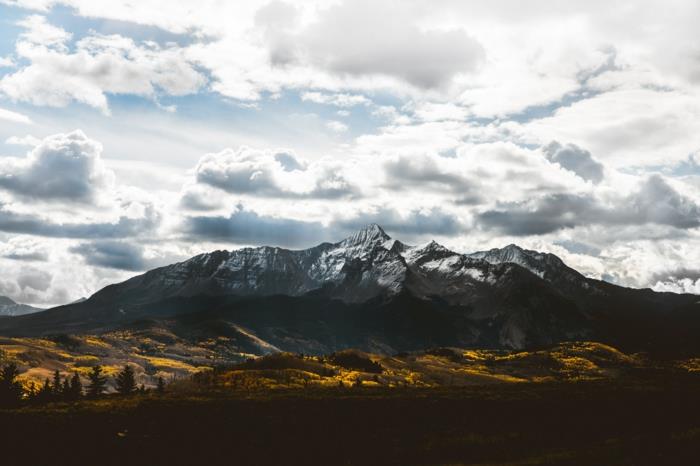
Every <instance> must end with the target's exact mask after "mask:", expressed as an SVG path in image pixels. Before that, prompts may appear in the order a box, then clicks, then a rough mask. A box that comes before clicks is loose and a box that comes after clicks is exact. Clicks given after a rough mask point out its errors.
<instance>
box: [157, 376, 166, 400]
mask: <svg viewBox="0 0 700 466" xmlns="http://www.w3.org/2000/svg"><path fill="white" fill-rule="evenodd" d="M156 391H157V392H158V394H159V395H162V394H163V393H165V379H164V378H163V377H162V376H161V377H158V385H156Z"/></svg>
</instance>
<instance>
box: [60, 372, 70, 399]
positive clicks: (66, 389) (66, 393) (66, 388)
mask: <svg viewBox="0 0 700 466" xmlns="http://www.w3.org/2000/svg"><path fill="white" fill-rule="evenodd" d="M61 398H63V399H65V400H70V381H69V380H68V377H66V378H65V379H63V386H62V387H61Z"/></svg>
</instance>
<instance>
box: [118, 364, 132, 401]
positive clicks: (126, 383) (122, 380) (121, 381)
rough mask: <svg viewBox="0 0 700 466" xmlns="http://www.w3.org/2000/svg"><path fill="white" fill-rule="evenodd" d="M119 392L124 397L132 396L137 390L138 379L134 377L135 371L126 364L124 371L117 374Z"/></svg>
mask: <svg viewBox="0 0 700 466" xmlns="http://www.w3.org/2000/svg"><path fill="white" fill-rule="evenodd" d="M116 383H117V391H118V392H119V393H121V394H122V395H131V394H132V393H134V391H135V390H136V378H135V377H134V369H132V368H131V366H130V365H128V364H125V365H124V369H122V370H121V372H119V373H118V374H117V377H116Z"/></svg>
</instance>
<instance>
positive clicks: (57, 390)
mask: <svg viewBox="0 0 700 466" xmlns="http://www.w3.org/2000/svg"><path fill="white" fill-rule="evenodd" d="M51 388H52V389H53V395H54V397H56V398H59V397H60V396H61V392H62V391H63V385H61V373H60V372H58V369H56V370H55V371H54V373H53V384H52V385H51Z"/></svg>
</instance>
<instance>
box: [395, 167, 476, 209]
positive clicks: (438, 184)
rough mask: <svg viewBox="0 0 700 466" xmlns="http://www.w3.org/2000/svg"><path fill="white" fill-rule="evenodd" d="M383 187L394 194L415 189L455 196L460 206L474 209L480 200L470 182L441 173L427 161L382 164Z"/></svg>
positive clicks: (452, 174)
mask: <svg viewBox="0 0 700 466" xmlns="http://www.w3.org/2000/svg"><path fill="white" fill-rule="evenodd" d="M384 174H385V176H386V181H385V183H384V186H385V187H386V188H387V189H391V190H394V191H403V190H414V189H416V187H421V188H423V189H429V190H432V191H438V192H445V193H449V194H452V195H456V196H457V199H456V200H455V202H456V203H457V204H461V205H476V204H480V203H482V202H483V198H482V197H481V195H480V194H479V193H478V190H477V188H476V186H475V184H474V182H472V181H471V180H469V179H467V178H466V177H464V176H462V175H459V174H455V173H448V172H444V171H442V170H441V169H440V168H439V165H438V164H437V163H436V161H435V160H433V159H430V158H427V157H423V158H421V157H400V158H397V159H395V160H391V161H389V162H386V163H385V164H384Z"/></svg>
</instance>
